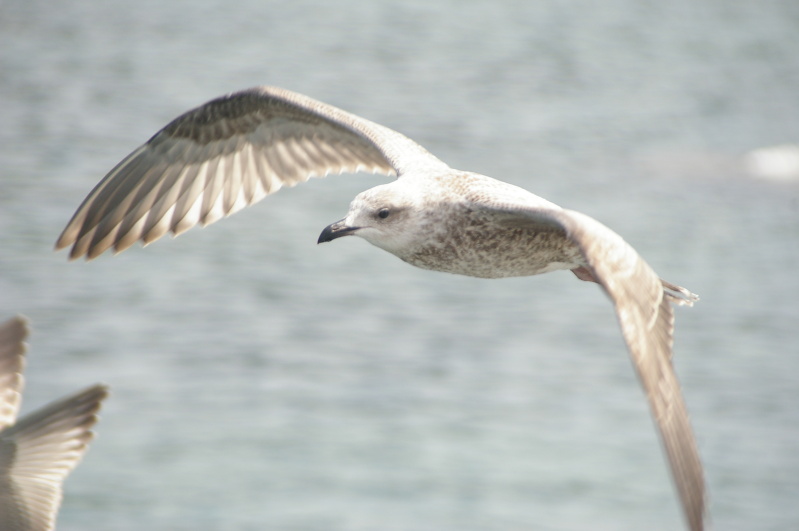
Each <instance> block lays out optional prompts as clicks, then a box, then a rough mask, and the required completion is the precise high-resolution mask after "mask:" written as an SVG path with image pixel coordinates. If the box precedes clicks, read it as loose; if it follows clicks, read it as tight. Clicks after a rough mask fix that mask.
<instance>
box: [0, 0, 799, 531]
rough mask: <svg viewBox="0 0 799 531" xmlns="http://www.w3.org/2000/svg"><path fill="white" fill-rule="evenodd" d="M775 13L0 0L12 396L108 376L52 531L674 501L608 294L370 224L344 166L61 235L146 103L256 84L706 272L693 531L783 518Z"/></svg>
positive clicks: (38, 395) (147, 114)
mask: <svg viewBox="0 0 799 531" xmlns="http://www.w3.org/2000/svg"><path fill="white" fill-rule="evenodd" d="M797 49H799V9H798V8H797V5H796V4H794V3H790V2H782V3H778V2H765V3H756V4H744V3H731V2H720V1H719V2H715V1H710V0H708V1H705V2H699V3H696V2H673V3H668V4H650V3H641V2H637V1H628V0H613V1H611V2H603V3H601V4H596V5H593V4H585V5H581V6H575V5H567V4H564V3H560V2H554V1H545V2H529V3H521V2H510V1H508V2H490V3H489V2H468V3H467V2H455V1H442V2H380V3H376V2H375V3H371V4H362V3H358V2H336V3H322V2H318V3H314V2H303V1H296V2H285V3H284V2H264V1H257V2H256V1H251V0H244V1H241V2H237V3H235V4H231V3H229V2H227V3H223V2H211V1H194V2H187V1H176V2H160V1H154V0H142V1H139V2H136V3H127V4H124V3H112V2H108V3H100V2H89V1H85V2H78V1H64V2H59V3H58V4H57V5H53V4H51V3H46V2H42V1H39V0H31V1H20V0H12V1H6V2H3V3H0V115H1V116H2V124H3V127H2V128H0V303H2V305H1V306H0V310H2V314H3V315H5V316H6V317H8V316H11V315H13V314H14V313H18V312H19V313H24V314H26V315H27V316H29V317H30V318H31V319H32V320H33V324H34V329H35V330H34V334H33V336H32V339H31V352H30V358H29V365H28V369H27V373H26V376H27V381H28V386H27V393H26V395H25V404H24V406H25V408H24V409H25V410H28V409H30V408H31V407H35V406H38V405H41V404H43V403H44V402H46V401H48V400H51V399H54V398H56V397H58V396H61V395H63V394H66V393H68V392H71V391H73V390H75V389H77V388H78V387H81V386H85V385H89V384H91V383H94V382H95V381H103V382H106V383H108V384H110V385H111V387H112V389H113V395H112V397H111V399H110V400H109V401H108V403H107V405H106V407H105V408H104V410H103V416H102V420H101V423H100V424H99V426H98V430H97V431H98V433H99V437H98V439H97V440H96V441H95V443H94V444H93V446H92V448H91V450H90V452H89V453H88V454H87V456H86V458H85V460H84V462H83V463H82V464H81V466H80V467H79V468H78V469H77V470H76V471H75V473H74V474H73V475H72V476H70V479H69V480H68V482H67V485H66V487H67V488H66V498H65V502H64V506H63V508H62V511H61V515H60V519H59V529H60V530H62V531H69V530H79V529H80V530H103V531H107V530H134V529H135V530H139V529H156V530H193V531H194V530H211V529H214V530H217V529H231V530H249V529H276V530H317V529H318V530H402V531H405V530H419V531H421V530H434V531H443V530H459V531H462V530H481V531H482V530H527V529H546V530H578V529H608V530H610V529H613V530H619V529H630V530H633V529H635V530H638V529H664V530H665V529H678V528H680V527H681V526H682V519H681V515H680V512H679V508H678V506H677V503H676V500H675V495H674V492H673V489H672V486H671V484H670V479H669V478H668V476H667V471H666V465H665V460H664V457H663V456H662V454H661V450H660V447H659V445H658V441H657V439H656V435H655V432H654V429H653V425H652V422H651V421H650V420H649V416H648V411H647V408H646V404H645V402H644V398H643V396H642V393H641V391H640V388H639V386H638V384H637V382H636V381H635V377H634V374H633V371H632V369H631V367H630V363H629V362H628V361H627V359H626V358H627V356H626V353H625V350H624V345H623V343H622V341H621V337H620V334H619V331H618V328H617V326H616V323H615V318H614V315H613V312H612V309H611V306H610V304H609V302H608V301H607V300H606V299H605V298H604V296H603V295H602V294H601V292H600V291H599V290H598V289H597V288H596V287H595V286H590V285H587V284H584V283H581V282H577V281H576V280H575V279H574V278H573V276H572V275H571V274H569V273H557V274H551V275H546V276H543V277H538V278H525V279H509V280H502V281H486V280H477V279H469V278H460V277H455V276H448V275H444V274H436V273H431V272H428V271H422V270H418V269H414V268H411V267H409V266H407V265H406V264H403V263H401V262H400V261H398V260H397V259H396V258H394V257H392V256H390V255H388V254H387V253H383V252H381V251H378V250H376V249H374V248H372V247H370V246H369V245H368V244H366V243H365V242H363V241H360V240H355V239H353V240H345V241H337V242H335V243H333V244H331V245H325V246H319V247H317V246H316V245H315V241H316V236H317V235H318V233H319V231H320V230H321V229H322V228H323V227H324V226H325V225H327V224H328V223H330V222H332V221H334V220H336V219H339V218H340V217H341V216H342V215H343V214H344V213H345V212H346V209H347V205H348V202H349V200H350V199H351V198H352V197H353V196H354V195H355V194H356V193H357V192H359V191H361V190H363V189H365V188H367V187H369V186H371V185H373V184H375V183H377V182H381V181H383V180H384V179H383V178H380V177H374V176H342V177H339V178H330V179H327V180H318V181H315V182H314V183H312V184H308V185H305V186H302V187H299V188H296V189H292V190H284V191H281V192H280V193H279V194H278V195H277V196H274V197H270V198H268V199H266V200H265V201H264V202H263V203H262V204H260V205H258V206H257V207H255V208H252V209H248V210H245V211H243V212H241V213H239V214H237V215H236V216H234V217H233V218H231V219H228V220H225V221H223V222H220V223H218V224H217V225H214V226H212V227H209V228H207V229H204V230H199V229H195V230H193V231H191V232H189V233H188V234H186V235H184V236H181V237H180V238H178V239H176V240H174V241H167V240H168V239H167V240H164V241H159V242H157V243H155V244H153V245H152V246H151V247H149V248H147V249H144V250H143V249H140V248H134V249H131V250H129V251H127V252H125V253H124V254H121V255H119V256H117V257H111V256H104V257H102V258H100V259H98V260H96V261H93V262H90V263H88V264H85V263H68V262H67V260H66V256H65V253H59V254H55V253H53V252H52V244H53V242H54V241H55V238H56V237H57V235H58V233H59V232H60V230H61V229H62V228H63V226H64V224H65V223H66V221H67V220H68V219H69V216H70V215H71V214H72V212H73V211H74V209H75V208H76V207H77V205H78V204H79V202H80V201H81V200H82V198H83V197H84V196H85V194H86V193H87V192H88V191H89V190H90V189H91V187H92V186H93V185H94V184H95V183H96V182H97V181H98V180H99V179H100V178H101V177H102V176H103V175H104V173H105V172H106V171H107V170H108V169H110V168H111V167H112V166H113V165H114V164H115V163H116V162H117V161H118V160H119V159H121V158H122V157H123V156H124V155H126V154H127V153H128V152H129V151H131V150H132V149H133V148H135V147H136V146H137V145H138V144H140V143H141V142H143V141H144V140H146V139H147V138H148V137H149V136H150V135H152V134H153V133H154V132H155V131H156V130H157V129H158V128H160V127H161V126H162V125H164V124H165V123H166V122H167V121H168V120H170V119H171V118H173V117H174V116H176V115H177V114H179V113H181V112H183V111H184V110H186V109H188V108H190V107H191V106H194V105H197V104H199V103H202V102H203V101H205V100H207V99H210V98H212V97H214V96H217V95H219V94H222V93H225V92H228V91H232V90H236V89H240V88H244V87H248V86H252V85H257V84H274V85H280V86H284V87H287V88H291V89H294V90H298V91H300V92H304V93H307V94H309V95H312V96H314V97H316V98H319V99H322V100H325V101H328V102H330V103H333V104H335V105H338V106H340V107H343V108H345V109H348V110H352V111H353V112H356V113H358V114H361V115H364V116H366V117H368V118H371V119H373V120H375V121H378V122H380V123H384V124H386V125H388V126H390V127H393V128H395V129H398V130H400V131H402V132H404V133H406V134H408V135H409V136H411V137H412V138H415V139H416V140H418V141H420V142H421V143H423V144H424V145H425V146H426V147H428V148H429V149H430V150H431V151H433V152H434V153H436V154H437V155H438V156H440V157H441V158H442V159H443V160H445V161H447V162H448V163H450V164H451V165H452V166H454V167H459V168H464V169H472V170H475V171H479V172H482V173H486V174H489V175H492V176H494V177H497V178H500V179H503V180H507V181H510V182H513V183H514V184H518V185H520V186H522V187H525V188H527V189H530V190H532V191H534V192H535V193H538V194H540V195H542V196H544V197H547V198H548V199H550V200H552V201H555V202H557V203H559V204H561V205H563V206H566V207H569V208H574V209H577V210H582V211H584V212H586V213H588V214H590V215H592V216H594V217H596V218H598V219H600V220H601V221H603V222H605V223H606V224H608V225H609V226H611V227H613V228H615V229H616V230H617V231H618V232H620V233H621V234H622V235H624V237H625V238H626V239H627V240H628V241H630V242H631V243H632V244H633V245H634V246H636V248H637V249H638V250H639V251H640V252H641V254H642V255H643V256H645V257H646V259H647V260H648V261H649V262H650V263H651V264H652V265H653V267H654V268H655V269H656V270H657V271H658V272H659V273H660V274H661V275H662V276H663V277H664V278H666V279H668V280H670V281H672V282H675V283H678V284H681V285H685V286H687V287H689V288H690V289H691V290H693V291H695V292H697V293H699V294H700V295H701V296H702V301H701V303H700V304H698V305H697V306H696V307H695V308H693V309H680V310H679V311H678V312H677V338H676V349H675V350H676V354H675V356H676V358H675V362H676V367H677V371H678V374H679V376H680V379H681V381H682V383H683V386H684V392H685V395H686V400H687V402H688V406H689V409H690V411H691V413H692V417H693V423H694V427H695V430H696V433H697V438H698V441H699V446H700V449H701V453H702V456H703V459H704V461H705V464H706V468H707V477H708V482H709V485H710V495H711V509H712V513H713V516H714V522H715V528H716V529H740V530H748V529H761V530H764V529H775V530H776V529H780V530H782V529H788V528H792V527H795V526H797V525H798V524H799V508H798V507H797V504H796V499H797V497H799V479H797V477H799V457H797V452H796V444H797V440H799V412H797V411H798V410H797V404H799V377H797V371H799V357H798V356H797V353H799V310H797V306H796V300H797V299H798V298H799V280H797V275H796V273H795V271H794V270H795V267H796V264H797V263H799V184H797V183H796V182H769V181H763V180H757V179H753V178H752V177H751V176H749V175H747V174H746V172H745V171H744V169H743V165H742V160H743V159H742V157H743V156H744V155H745V153H747V152H748V151H750V150H752V149H755V148H759V147H762V146H768V145H774V144H781V143H785V142H797V141H799V104H798V101H799V100H798V99H797V94H799V62H797V60H796V50H797Z"/></svg>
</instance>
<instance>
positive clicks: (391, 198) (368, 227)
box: [317, 181, 422, 257]
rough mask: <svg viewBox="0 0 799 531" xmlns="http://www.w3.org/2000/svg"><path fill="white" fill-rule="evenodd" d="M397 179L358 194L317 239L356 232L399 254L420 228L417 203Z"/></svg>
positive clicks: (408, 247)
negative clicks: (340, 215) (342, 217)
mask: <svg viewBox="0 0 799 531" xmlns="http://www.w3.org/2000/svg"><path fill="white" fill-rule="evenodd" d="M399 182H400V181H394V182H391V183H388V184H384V185H380V186H376V187H374V188H371V189H369V190H366V191H365V192H362V193H360V194H358V195H357V196H356V197H355V199H353V200H352V203H350V210H349V212H348V213H347V217H345V218H344V219H342V220H339V221H336V222H335V223H332V224H330V225H328V226H327V227H325V229H324V230H323V231H322V233H321V234H320V235H319V240H318V242H317V243H325V242H331V241H333V240H335V239H337V238H341V237H342V236H360V237H361V238H363V239H364V240H366V241H368V242H369V243H371V244H372V245H375V246H377V247H379V248H381V249H384V250H386V251H388V252H390V253H392V254H395V255H398V256H400V257H401V256H402V255H403V254H405V252H407V251H408V250H409V249H411V248H413V247H414V241H415V239H416V238H417V237H418V235H419V230H418V229H420V225H421V223H420V221H421V219H420V218H421V217H422V216H420V205H418V204H417V201H415V200H414V196H413V195H412V194H408V193H404V192H405V190H404V189H403V187H402V186H401V185H399V186H398V183H399Z"/></svg>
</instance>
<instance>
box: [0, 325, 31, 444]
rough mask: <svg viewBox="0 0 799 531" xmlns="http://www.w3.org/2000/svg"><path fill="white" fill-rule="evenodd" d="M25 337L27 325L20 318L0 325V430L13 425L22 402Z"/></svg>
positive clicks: (26, 335)
mask: <svg viewBox="0 0 799 531" xmlns="http://www.w3.org/2000/svg"><path fill="white" fill-rule="evenodd" d="M27 337H28V323H27V321H25V319H23V318H22V317H13V318H11V319H9V320H8V321H6V322H4V323H3V324H0V430H2V429H3V428H5V427H6V426H10V425H11V424H13V423H14V420H15V419H16V418H17V412H18V411H19V405H20V402H21V401H22V386H23V384H24V378H23V377H22V371H23V370H24V369H25V350H26V349H25V338H27Z"/></svg>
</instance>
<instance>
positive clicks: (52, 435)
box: [0, 317, 108, 531]
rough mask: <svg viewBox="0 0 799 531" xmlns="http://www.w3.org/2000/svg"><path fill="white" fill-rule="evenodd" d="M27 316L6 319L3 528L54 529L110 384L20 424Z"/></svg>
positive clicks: (1, 393)
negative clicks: (64, 488)
mask: <svg viewBox="0 0 799 531" xmlns="http://www.w3.org/2000/svg"><path fill="white" fill-rule="evenodd" d="M27 336H28V326H27V322H26V320H25V319H23V318H22V317H15V318H12V319H10V320H8V321H6V322H4V323H2V324H0V529H2V530H3V531H50V530H53V529H55V520H56V514H57V513H58V507H59V506H60V505H61V497H62V483H63V482H64V479H66V476H67V474H69V473H70V472H71V471H72V469H73V468H75V465H77V464H78V461H80V459H81V457H83V454H84V453H85V452H86V449H87V446H88V444H89V442H90V441H91V439H92V437H93V435H94V434H93V433H92V432H91V431H90V430H91V428H92V426H94V424H95V423H96V422H97V412H98V411H99V409H100V403H101V402H102V401H103V399H105V397H106V396H107V395H108V389H107V388H106V387H105V386H102V385H94V386H92V387H89V388H87V389H84V390H83V391H80V392H78V393H76V394H73V395H71V396H68V397H66V398H62V399H61V400H58V401H56V402H52V403H50V404H48V405H47V406H45V407H43V408H40V409H38V410H36V411H34V412H33V413H29V414H28V415H26V416H24V417H22V418H21V419H19V420H17V421H16V423H14V420H15V419H16V417H17V411H18V409H19V405H20V402H21V400H22V398H21V397H22V386H23V377H22V371H23V369H24V366H25V359H24V356H25V350H26V349H25V343H24V341H25V338H26V337H27Z"/></svg>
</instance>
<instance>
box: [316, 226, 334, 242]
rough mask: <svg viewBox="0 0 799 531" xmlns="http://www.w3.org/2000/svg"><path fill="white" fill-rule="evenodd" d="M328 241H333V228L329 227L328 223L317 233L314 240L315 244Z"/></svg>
mask: <svg viewBox="0 0 799 531" xmlns="http://www.w3.org/2000/svg"><path fill="white" fill-rule="evenodd" d="M330 241H333V229H331V228H330V225H328V226H327V227H325V228H324V230H323V231H322V233H321V234H320V235H319V239H318V240H316V244H317V245H318V244H320V243H327V242H330Z"/></svg>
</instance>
